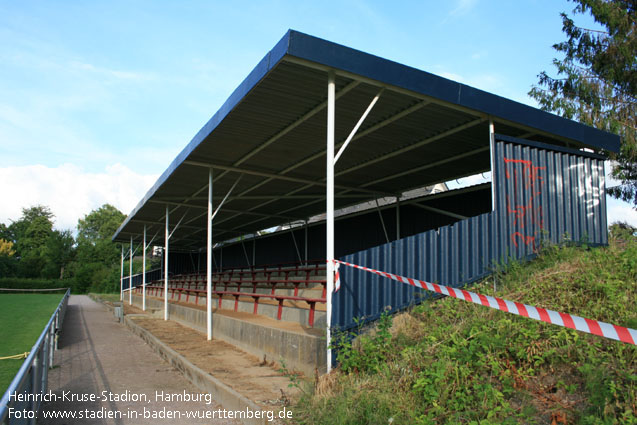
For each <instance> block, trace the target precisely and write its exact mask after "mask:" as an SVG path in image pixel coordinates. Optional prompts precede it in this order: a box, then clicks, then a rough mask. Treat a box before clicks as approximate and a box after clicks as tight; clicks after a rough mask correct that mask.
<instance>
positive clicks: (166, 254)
mask: <svg viewBox="0 0 637 425" xmlns="http://www.w3.org/2000/svg"><path fill="white" fill-rule="evenodd" d="M169 214H170V212H169V211H168V205H166V240H165V241H164V320H168V240H169V239H170V235H169V234H168V215H169Z"/></svg>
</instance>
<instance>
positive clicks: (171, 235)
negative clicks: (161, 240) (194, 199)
mask: <svg viewBox="0 0 637 425" xmlns="http://www.w3.org/2000/svg"><path fill="white" fill-rule="evenodd" d="M187 214H188V211H186V212H185V213H184V215H182V216H181V218H180V219H179V221H178V222H177V225H176V226H175V228H174V229H173V231H172V232H170V234H169V235H168V239H170V238H172V237H173V233H175V230H177V229H178V228H179V225H180V224H181V222H182V221H183V220H184V218H186V215H187Z"/></svg>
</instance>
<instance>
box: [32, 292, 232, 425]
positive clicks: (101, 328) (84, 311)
mask: <svg viewBox="0 0 637 425" xmlns="http://www.w3.org/2000/svg"><path fill="white" fill-rule="evenodd" d="M59 348H60V350H59V351H58V352H57V353H56V360H55V364H56V365H58V367H56V368H54V369H52V370H51V371H50V372H49V389H50V390H51V392H52V394H54V395H55V398H57V400H55V401H45V402H43V404H42V409H41V412H40V415H39V419H38V424H69V425H70V424H117V425H120V424H162V423H165V424H238V423H239V422H237V421H235V420H231V419H221V420H219V419H217V418H218V415H219V413H218V412H217V413H215V412H216V411H217V409H220V408H221V406H220V405H218V404H217V403H216V402H215V401H214V400H210V398H209V397H210V396H209V395H208V396H207V397H208V398H206V395H201V393H200V392H199V391H198V390H197V389H196V388H195V387H194V386H192V385H191V384H190V383H189V382H188V381H186V379H185V378H183V377H182V375H181V374H180V373H179V372H177V371H176V370H174V369H173V368H172V367H170V366H169V365H168V364H167V363H165V362H164V361H163V360H162V359H161V358H160V357H159V356H158V355H157V354H155V352H154V351H153V350H152V349H151V348H150V347H149V346H148V345H146V344H145V343H144V342H143V341H142V340H141V339H140V338H139V337H137V336H135V335H133V334H132V333H131V332H130V331H129V330H128V329H126V328H125V327H124V326H123V325H121V324H120V323H118V322H117V320H116V319H115V318H114V316H113V314H112V313H110V312H108V311H107V309H106V308H105V307H104V306H102V305H101V304H98V303H96V302H94V301H92V300H91V299H90V298H89V297H87V296H83V295H80V296H71V298H70V300H69V306H68V310H67V313H66V318H65V320H64V328H63V330H62V334H61V338H60V341H59ZM157 392H159V393H160V394H163V395H164V397H163V399H162V397H161V396H160V397H159V398H158V397H157ZM162 392H163V393H162ZM91 394H92V395H95V396H96V397H97V400H90V395H91ZM69 397H76V400H69ZM144 397H145V399H144ZM166 397H170V401H167V400H166ZM77 398H80V399H83V400H82V401H77ZM137 398H139V400H138V399H137ZM197 398H200V399H201V400H197V401H193V400H192V399H197ZM188 399H190V400H188ZM56 411H57V412H68V413H67V414H71V412H74V414H75V416H76V418H75V419H45V418H44V415H45V414H47V413H48V414H50V413H52V412H56ZM206 411H210V412H211V413H209V415H212V414H213V413H215V414H216V415H217V416H215V419H197V418H192V417H191V418H189V419H185V418H184V417H183V415H186V414H187V413H186V412H199V413H197V415H204V414H205V412H206ZM80 412H81V413H80ZM118 412H119V416H118ZM162 412H164V413H163V415H164V416H167V415H169V414H170V413H167V412H180V413H179V414H180V415H182V417H181V418H176V417H174V418H172V419H169V418H166V417H164V418H162V417H161V416H162ZM100 414H101V415H102V416H108V415H112V416H113V417H112V418H110V419H109V418H108V417H106V418H104V417H99V415H100ZM145 414H148V415H150V416H151V417H148V418H145V417H144V415H145ZM80 415H81V416H83V417H82V418H79V417H78V416H80ZM153 415H155V417H154V418H153V417H152V416H153ZM175 415H176V413H175ZM87 416H88V417H89V419H86V417H87Z"/></svg>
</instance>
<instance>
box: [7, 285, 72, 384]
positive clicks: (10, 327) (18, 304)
mask: <svg viewBox="0 0 637 425" xmlns="http://www.w3.org/2000/svg"><path fill="white" fill-rule="evenodd" d="M61 299H62V294H0V357H5V356H11V355H14V354H21V353H24V352H26V351H30V350H31V347H33V344H35V342H36V341H37V339H38V337H39V336H40V334H41V333H42V331H43V330H44V326H45V325H46V324H47V322H48V321H49V319H50V318H51V314H53V312H54V311H55V309H56V308H57V306H58V304H59V303H60V300H61ZM23 362H24V359H20V360H15V359H10V360H0V396H2V395H3V394H4V392H5V391H6V389H7V387H8V386H9V384H10V383H11V380H12V379H13V377H14V376H15V374H16V372H17V371H18V370H19V369H20V366H21V365H22V363H23Z"/></svg>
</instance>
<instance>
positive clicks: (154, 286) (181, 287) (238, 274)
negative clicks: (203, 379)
mask: <svg viewBox="0 0 637 425" xmlns="http://www.w3.org/2000/svg"><path fill="white" fill-rule="evenodd" d="M325 273H326V266H325V262H321V263H318V262H317V263H315V264H297V265H286V266H282V265H277V266H261V267H252V268H249V269H226V270H223V271H220V272H216V273H214V274H213V276H212V282H211V283H212V288H211V289H212V291H211V294H212V295H213V296H214V297H215V298H218V305H219V308H222V302H223V299H224V297H233V298H234V301H235V302H234V311H238V306H239V301H240V300H241V301H245V300H246V299H247V300H250V299H252V302H253V303H254V307H253V314H258V308H259V301H260V300H264V299H270V300H274V301H276V302H277V303H278V310H277V319H278V320H281V317H282V313H283V307H284V303H285V302H286V301H301V302H305V303H307V305H308V307H309V317H308V325H309V326H310V327H313V326H314V313H315V311H316V304H317V303H325V301H326V300H325V298H326V297H325V295H326V279H325ZM301 285H303V286H304V287H305V289H306V290H305V291H304V293H303V294H300V291H299V289H300V288H299V287H300V286H301ZM206 286H207V277H206V275H205V274H197V273H194V274H187V275H179V276H173V277H171V278H170V280H169V287H168V291H169V295H170V297H171V299H175V298H176V300H177V301H181V300H182V296H183V297H184V300H185V301H186V302H190V299H191V297H194V299H195V304H198V303H199V298H200V297H201V296H203V297H205V296H206V294H207V291H206ZM316 288H318V289H319V290H320V291H321V296H320V297H317V296H308V294H309V293H311V292H316V291H314V290H315V289H316ZM135 291H136V292H141V288H140V287H137V288H135ZM147 291H148V292H147V294H149V295H150V296H158V297H163V296H164V293H163V292H164V284H163V282H162V281H155V282H152V283H150V284H149V285H147Z"/></svg>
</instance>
